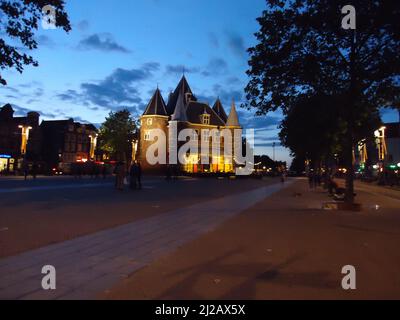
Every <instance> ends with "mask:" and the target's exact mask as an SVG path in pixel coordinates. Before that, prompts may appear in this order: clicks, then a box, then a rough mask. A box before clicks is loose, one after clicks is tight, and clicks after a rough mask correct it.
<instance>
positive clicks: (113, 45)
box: [78, 33, 131, 53]
mask: <svg viewBox="0 0 400 320" xmlns="http://www.w3.org/2000/svg"><path fill="white" fill-rule="evenodd" d="M78 49H81V50H99V51H104V52H120V53H130V52H131V51H130V50H128V49H127V48H125V47H124V46H122V45H120V44H118V43H117V42H116V41H115V40H114V38H113V36H112V35H110V34H109V33H101V34H100V33H95V34H92V35H90V36H88V37H86V38H84V39H82V40H81V41H80V42H79V44H78Z"/></svg>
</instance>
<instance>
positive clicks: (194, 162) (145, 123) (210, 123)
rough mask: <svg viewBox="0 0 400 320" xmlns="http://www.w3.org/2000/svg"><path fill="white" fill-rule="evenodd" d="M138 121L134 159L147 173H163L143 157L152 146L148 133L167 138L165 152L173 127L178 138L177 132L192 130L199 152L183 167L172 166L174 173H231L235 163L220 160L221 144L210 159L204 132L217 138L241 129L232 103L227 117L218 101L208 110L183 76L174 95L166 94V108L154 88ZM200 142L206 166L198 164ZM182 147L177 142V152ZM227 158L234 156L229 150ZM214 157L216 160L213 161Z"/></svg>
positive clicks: (192, 155)
mask: <svg viewBox="0 0 400 320" xmlns="http://www.w3.org/2000/svg"><path fill="white" fill-rule="evenodd" d="M140 121H141V129H140V139H139V150H138V153H139V155H138V158H139V159H140V160H141V164H142V167H143V169H145V170H148V171H150V170H152V171H162V170H166V169H167V168H166V165H159V164H157V165H152V164H150V163H148V161H147V159H146V153H147V151H148V148H149V147H150V146H151V145H152V144H153V143H154V141H153V139H151V132H152V130H155V129H160V130H162V131H163V132H164V134H165V136H166V137H167V141H166V144H167V145H166V149H167V150H169V149H170V148H169V145H170V143H169V141H168V137H169V130H170V128H171V127H172V126H173V125H176V126H177V132H178V134H179V132H180V131H181V130H183V129H187V128H190V129H194V130H195V132H196V133H197V137H198V140H197V142H194V143H197V147H198V150H199V151H198V154H191V155H190V158H189V159H187V161H186V164H180V165H177V166H175V167H177V169H178V171H182V172H186V173H202V172H214V173H217V172H226V173H228V172H234V169H235V161H234V159H233V156H231V158H230V159H226V158H224V143H223V142H221V143H220V145H219V146H217V147H218V148H220V150H219V155H218V156H215V155H214V158H213V154H212V148H213V147H214V145H213V142H212V140H213V139H211V138H212V137H210V136H209V135H207V134H206V132H208V131H207V130H212V129H217V131H218V132H217V134H218V135H219V134H220V132H221V130H223V129H230V130H232V131H233V129H241V126H240V123H239V119H238V115H237V112H236V107H235V104H234V102H232V107H231V111H230V114H229V116H227V114H226V113H225V110H224V107H223V106H222V103H221V101H220V100H219V99H217V101H216V102H215V104H214V106H213V107H212V108H211V107H210V106H209V105H208V104H207V103H203V102H200V101H198V100H197V98H196V96H195V95H194V94H193V92H192V90H191V89H190V86H189V84H188V82H187V80H186V78H185V76H183V77H182V79H181V80H180V82H179V84H178V86H177V87H176V89H175V91H174V92H172V93H170V95H169V98H168V103H167V104H166V103H165V102H164V99H163V97H162V95H161V92H160V90H159V89H158V88H157V90H156V91H155V93H154V95H153V96H152V98H151V99H150V102H149V104H148V105H147V107H146V109H145V111H144V113H143V115H142V116H141V118H140ZM201 130H203V131H205V135H204V136H201ZM232 136H233V134H232ZM218 138H219V137H218ZM202 139H204V140H205V141H208V143H209V150H210V152H209V161H208V162H209V164H201V163H200V159H201V157H202V156H205V155H202V154H201V140H202ZM184 143H185V142H178V144H177V148H178V149H179V147H180V146H181V145H182V144H184ZM171 145H172V144H171ZM171 152H177V150H172V148H171ZM230 154H232V155H233V154H234V153H233V150H231V153H230ZM216 157H217V158H218V159H215V158H216ZM168 158H169V154H168V153H167V161H168Z"/></svg>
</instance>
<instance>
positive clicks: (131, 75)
mask: <svg viewBox="0 0 400 320" xmlns="http://www.w3.org/2000/svg"><path fill="white" fill-rule="evenodd" d="M159 67H160V66H159V64H158V63H156V62H149V63H145V64H143V65H142V66H141V68H138V69H130V70H127V69H122V68H118V69H115V70H114V71H113V72H112V73H111V74H110V75H109V76H107V77H106V78H105V79H103V80H100V81H96V82H84V83H82V84H81V85H80V90H79V91H76V90H67V91H65V92H62V93H59V94H58V95H57V98H59V99H61V100H63V101H70V102H73V103H75V104H82V105H86V106H89V107H92V108H97V107H101V108H106V109H112V110H116V109H121V108H128V109H130V110H131V111H134V112H137V110H138V109H139V108H143V107H144V103H143V101H142V98H141V97H140V91H139V89H138V85H139V84H140V83H141V82H142V81H144V80H148V79H150V78H151V77H153V74H154V72H155V71H157V70H159ZM93 106H94V107H93ZM97 109H98V108H97Z"/></svg>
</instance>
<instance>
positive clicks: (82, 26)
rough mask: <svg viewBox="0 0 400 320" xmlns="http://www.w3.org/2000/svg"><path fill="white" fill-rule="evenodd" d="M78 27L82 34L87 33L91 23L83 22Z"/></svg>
mask: <svg viewBox="0 0 400 320" xmlns="http://www.w3.org/2000/svg"><path fill="white" fill-rule="evenodd" d="M76 27H77V29H78V30H79V31H80V32H85V31H87V30H88V29H89V21H87V20H81V21H79V22H78V23H77V24H76Z"/></svg>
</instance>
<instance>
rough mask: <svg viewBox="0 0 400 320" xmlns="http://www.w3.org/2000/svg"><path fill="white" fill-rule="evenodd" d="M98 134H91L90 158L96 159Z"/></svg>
mask: <svg viewBox="0 0 400 320" xmlns="http://www.w3.org/2000/svg"><path fill="white" fill-rule="evenodd" d="M98 136H99V135H98V134H97V133H95V134H90V135H89V138H90V154H89V158H90V159H94V152H95V150H96V146H97V137H98Z"/></svg>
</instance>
